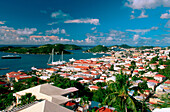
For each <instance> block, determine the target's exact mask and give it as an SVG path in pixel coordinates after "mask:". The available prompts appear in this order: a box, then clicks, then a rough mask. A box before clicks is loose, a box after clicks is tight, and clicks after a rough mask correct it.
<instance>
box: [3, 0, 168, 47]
mask: <svg viewBox="0 0 170 112" xmlns="http://www.w3.org/2000/svg"><path fill="white" fill-rule="evenodd" d="M0 2H1V7H0V44H28V45H30V44H48V43H50V44H53V43H69V44H70V43H71V44H77V45H99V44H100V45H115V44H128V45H135V46H136V45H138V46H141V45H155V46H167V45H170V0H27V1H26V0H3V1H0Z"/></svg>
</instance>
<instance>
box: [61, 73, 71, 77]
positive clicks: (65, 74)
mask: <svg viewBox="0 0 170 112" xmlns="http://www.w3.org/2000/svg"><path fill="white" fill-rule="evenodd" d="M61 75H62V76H70V75H71V74H68V73H64V74H61Z"/></svg>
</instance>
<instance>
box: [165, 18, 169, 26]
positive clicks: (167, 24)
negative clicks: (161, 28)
mask: <svg viewBox="0 0 170 112" xmlns="http://www.w3.org/2000/svg"><path fill="white" fill-rule="evenodd" d="M165 27H166V28H170V20H168V22H167V23H166V24H165Z"/></svg>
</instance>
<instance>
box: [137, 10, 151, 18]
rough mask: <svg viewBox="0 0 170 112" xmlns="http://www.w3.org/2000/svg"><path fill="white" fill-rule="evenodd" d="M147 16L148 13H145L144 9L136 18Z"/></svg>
mask: <svg viewBox="0 0 170 112" xmlns="http://www.w3.org/2000/svg"><path fill="white" fill-rule="evenodd" d="M147 17H148V15H145V11H144V10H142V12H141V14H140V16H138V17H137V18H147Z"/></svg>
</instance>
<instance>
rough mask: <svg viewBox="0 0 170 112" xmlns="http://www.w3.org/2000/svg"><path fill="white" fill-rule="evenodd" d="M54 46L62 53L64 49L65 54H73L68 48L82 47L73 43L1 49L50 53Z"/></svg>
mask: <svg viewBox="0 0 170 112" xmlns="http://www.w3.org/2000/svg"><path fill="white" fill-rule="evenodd" d="M53 48H54V51H55V52H56V53H59V54H61V53H62V51H63V53H64V54H71V52H68V51H66V50H79V49H82V48H81V47H79V46H77V45H72V44H46V45H42V46H40V47H12V46H8V47H1V48H0V51H3V52H9V53H20V54H49V53H51V52H52V49H53Z"/></svg>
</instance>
